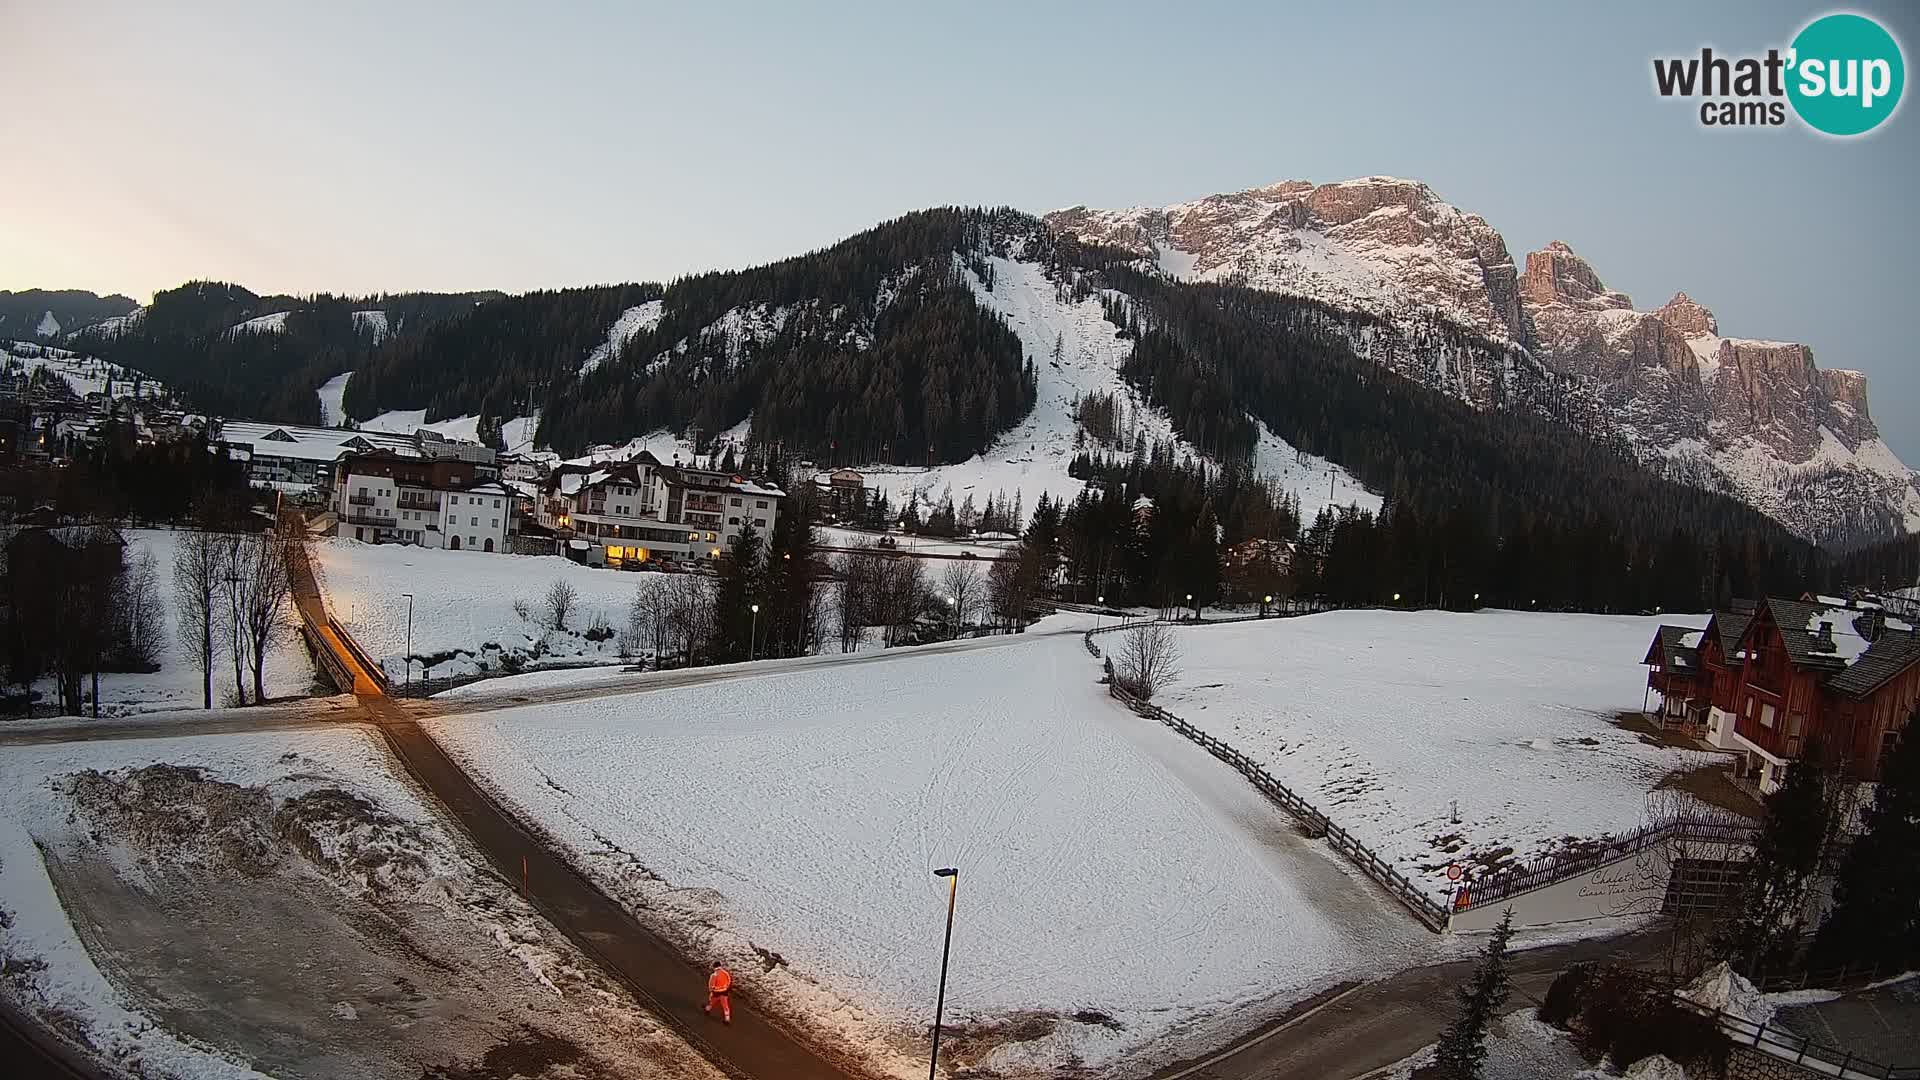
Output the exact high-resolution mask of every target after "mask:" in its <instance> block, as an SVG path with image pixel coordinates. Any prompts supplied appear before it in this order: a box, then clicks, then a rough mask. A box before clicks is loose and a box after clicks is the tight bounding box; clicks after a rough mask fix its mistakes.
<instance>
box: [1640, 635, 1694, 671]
mask: <svg viewBox="0 0 1920 1080" xmlns="http://www.w3.org/2000/svg"><path fill="white" fill-rule="evenodd" d="M1702 633H1703V632H1702V631H1700V630H1696V629H1694V628H1693V627H1691V626H1664V625H1663V626H1661V627H1660V629H1659V631H1658V632H1656V633H1655V634H1654V637H1653V644H1652V645H1651V646H1649V647H1648V649H1647V658H1646V659H1645V660H1642V661H1640V662H1641V663H1643V664H1651V663H1653V662H1654V661H1655V659H1658V660H1659V661H1660V666H1661V668H1662V669H1664V670H1666V671H1699V670H1700V642H1701V641H1702V640H1703V639H1702Z"/></svg>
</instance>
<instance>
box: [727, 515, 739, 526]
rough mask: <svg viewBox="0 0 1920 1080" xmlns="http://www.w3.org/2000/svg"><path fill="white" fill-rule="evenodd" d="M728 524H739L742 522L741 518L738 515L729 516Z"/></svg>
mask: <svg viewBox="0 0 1920 1080" xmlns="http://www.w3.org/2000/svg"><path fill="white" fill-rule="evenodd" d="M727 524H729V525H738V524H740V519H739V518H737V517H730V518H728V519H727Z"/></svg>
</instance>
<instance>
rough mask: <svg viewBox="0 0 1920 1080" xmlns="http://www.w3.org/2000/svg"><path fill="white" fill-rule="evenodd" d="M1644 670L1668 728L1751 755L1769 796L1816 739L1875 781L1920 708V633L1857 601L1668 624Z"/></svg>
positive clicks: (1753, 775) (1748, 765)
mask: <svg viewBox="0 0 1920 1080" xmlns="http://www.w3.org/2000/svg"><path fill="white" fill-rule="evenodd" d="M1745 607H1746V605H1742V608H1745ZM1696 635H1697V636H1696ZM1642 662H1643V663H1645V664H1646V665H1647V666H1648V668H1649V672H1648V675H1647V686H1648V688H1649V689H1650V690H1652V691H1655V692H1658V693H1659V694H1660V695H1661V717H1662V719H1663V721H1665V722H1666V723H1668V724H1670V725H1672V726H1681V727H1686V728H1688V729H1689V730H1692V731H1694V733H1695V734H1698V735H1700V736H1701V737H1702V738H1704V739H1706V740H1707V741H1708V742H1710V743H1712V744H1713V745H1715V746H1718V747H1721V748H1724V749H1729V750H1735V751H1738V752H1740V753H1741V754H1742V756H1743V761H1742V769H1741V775H1742V776H1744V777H1747V778H1749V779H1751V780H1753V781H1754V782H1755V784H1756V786H1757V787H1758V788H1759V790H1760V791H1761V792H1763V793H1765V792H1770V791H1773V790H1775V789H1776V788H1778V787H1779V785H1780V781H1781V779H1782V778H1783V777H1784V776H1785V774H1786V770H1787V768H1788V767H1789V766H1790V765H1791V764H1792V763H1793V762H1794V761H1795V760H1797V759H1798V758H1799V757H1800V756H1801V754H1803V753H1804V752H1805V750H1806V747H1807V746H1808V745H1809V744H1810V743H1812V742H1813V741H1815V740H1819V741H1820V742H1821V743H1822V744H1823V746H1824V747H1825V748H1826V752H1827V753H1828V754H1830V755H1835V756H1837V757H1838V758H1839V759H1840V760H1841V761H1842V762H1843V763H1844V765H1845V767H1846V768H1847V769H1848V770H1849V772H1851V773H1852V774H1853V775H1854V776H1855V777H1857V778H1859V779H1863V780H1872V779H1874V778H1875V777H1877V776H1878V775H1879V772H1880V762H1881V760H1882V759H1883V758H1884V757H1885V756H1886V754H1887V752H1888V751H1890V750H1891V749H1892V748H1893V744H1894V741H1895V740H1896V739H1898V738H1899V737H1900V732H1901V731H1902V730H1903V729H1904V728H1905V726H1906V724H1907V721H1908V719H1909V718H1910V717H1911V716H1912V715H1913V713H1914V710H1915V708H1916V707H1920V629H1916V627H1915V625H1914V624H1913V623H1911V622H1908V621H1906V620H1903V619H1897V618H1893V617H1891V616H1889V615H1888V614H1887V613H1886V612H1885V611H1884V610H1882V609H1881V608H1880V607H1879V606H1878V605H1875V604H1870V603H1863V602H1861V601H1857V600H1847V599H1840V598H1835V597H1819V596H1803V597H1802V598H1800V599H1798V600H1784V599H1769V600H1766V601H1764V602H1762V603H1760V604H1757V605H1751V610H1742V609H1737V610H1734V611H1727V612H1715V613H1714V615H1713V618H1712V619H1711V620H1710V621H1709V622H1708V624H1707V626H1706V627H1705V628H1704V629H1702V630H1697V631H1695V630H1690V629H1688V628H1686V627H1674V626H1662V627H1660V629H1659V632H1658V633H1657V634H1656V635H1655V637H1654V641H1653V644H1652V645H1651V646H1649V648H1648V651H1647V655H1646V658H1645V659H1644V660H1643V661H1642ZM1703 721H1704V723H1703Z"/></svg>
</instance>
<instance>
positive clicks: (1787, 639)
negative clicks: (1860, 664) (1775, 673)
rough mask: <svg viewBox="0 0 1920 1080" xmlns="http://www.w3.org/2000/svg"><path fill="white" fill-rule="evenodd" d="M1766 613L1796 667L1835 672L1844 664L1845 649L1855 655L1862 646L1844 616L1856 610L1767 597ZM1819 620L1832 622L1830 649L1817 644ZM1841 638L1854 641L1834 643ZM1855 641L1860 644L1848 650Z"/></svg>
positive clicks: (1852, 613) (1850, 621) (1861, 642)
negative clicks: (1834, 644) (1832, 644)
mask: <svg viewBox="0 0 1920 1080" xmlns="http://www.w3.org/2000/svg"><path fill="white" fill-rule="evenodd" d="M1767 612H1768V614H1770V615H1772V616H1773V621H1774V624H1775V625H1776V626H1777V627H1778V628H1779V631H1780V640H1781V641H1782V642H1784V643H1785V644H1786V647H1787V659H1788V660H1790V661H1792V662H1793V664H1794V665H1795V666H1796V667H1810V668H1821V669H1826V670H1833V671H1837V670H1839V669H1840V668H1842V667H1845V666H1846V656H1847V653H1848V652H1849V651H1850V652H1851V654H1852V655H1853V656H1858V655H1859V654H1860V653H1861V652H1862V651H1864V650H1865V648H1866V645H1865V642H1864V639H1861V638H1860V636H1859V635H1858V634H1857V633H1855V632H1854V629H1853V619H1852V618H1849V617H1848V616H1856V615H1859V614H1860V613H1859V612H1857V611H1849V610H1848V609H1847V608H1845V607H1832V606H1829V605H1827V604H1820V603H1810V602H1808V601H1805V600H1781V599H1777V598H1773V599H1769V600H1767ZM1823 622H1830V623H1832V624H1833V637H1834V640H1835V642H1836V643H1837V645H1836V647H1834V648H1821V647H1819V645H1818V643H1817V638H1818V634H1819V628H1820V624H1821V623H1823ZM1843 638H1852V639H1854V640H1853V641H1848V642H1845V644H1844V646H1841V645H1838V643H1840V642H1841V639H1843ZM1856 642H1857V643H1858V644H1859V646H1860V647H1859V648H1858V649H1851V648H1850V647H1851V646H1852V645H1854V644H1855V643H1856Z"/></svg>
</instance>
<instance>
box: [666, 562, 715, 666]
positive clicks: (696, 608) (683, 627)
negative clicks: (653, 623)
mask: <svg viewBox="0 0 1920 1080" xmlns="http://www.w3.org/2000/svg"><path fill="white" fill-rule="evenodd" d="M662 599H663V604H662V610H663V612H664V614H665V616H666V627H667V630H668V633H667V639H668V641H669V642H670V643H671V644H670V647H677V648H678V649H679V651H680V662H681V663H682V664H683V665H684V666H687V667H692V666H693V664H694V661H695V660H696V659H698V658H699V656H700V652H701V650H702V649H703V648H705V647H706V645H707V642H708V640H709V639H710V638H711V637H712V636H713V582H712V579H710V578H705V577H700V576H698V575H695V574H675V575H673V576H672V577H670V578H668V579H667V584H666V585H665V586H664V587H663V589H662Z"/></svg>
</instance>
